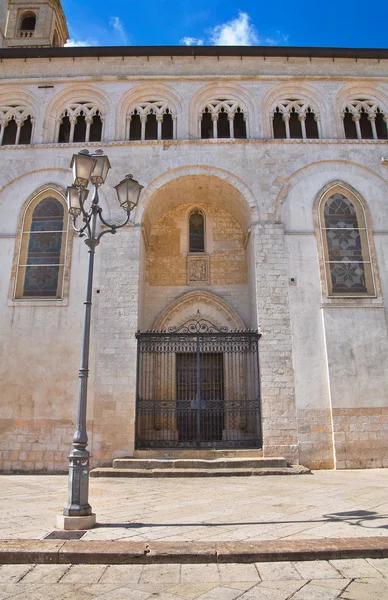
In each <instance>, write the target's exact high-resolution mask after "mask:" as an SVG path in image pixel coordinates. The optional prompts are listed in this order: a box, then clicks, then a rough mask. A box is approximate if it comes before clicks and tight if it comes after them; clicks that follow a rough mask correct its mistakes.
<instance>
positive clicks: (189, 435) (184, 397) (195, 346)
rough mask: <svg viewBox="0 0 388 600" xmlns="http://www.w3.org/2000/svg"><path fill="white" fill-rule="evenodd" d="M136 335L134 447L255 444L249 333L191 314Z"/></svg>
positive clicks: (252, 338)
mask: <svg viewBox="0 0 388 600" xmlns="http://www.w3.org/2000/svg"><path fill="white" fill-rule="evenodd" d="M136 337H137V340H138V356H137V386H136V447H137V448H206V447H207V448H258V447H260V446H261V419H260V383H259V359H258V339H259V334H258V333H257V332H254V331H228V329H227V328H226V327H217V326H215V325H214V324H212V323H210V322H209V321H207V320H206V319H204V318H198V319H196V320H194V321H193V320H190V322H188V323H185V324H184V325H182V326H180V327H179V328H170V329H169V330H168V331H166V332H160V331H151V332H146V333H138V334H137V335H136Z"/></svg>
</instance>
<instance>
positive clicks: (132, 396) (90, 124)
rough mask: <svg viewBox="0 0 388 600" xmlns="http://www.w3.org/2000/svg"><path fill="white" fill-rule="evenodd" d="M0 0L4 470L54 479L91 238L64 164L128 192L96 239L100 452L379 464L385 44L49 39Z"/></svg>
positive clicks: (93, 420)
mask: <svg viewBox="0 0 388 600" xmlns="http://www.w3.org/2000/svg"><path fill="white" fill-rule="evenodd" d="M5 4H6V3H3V4H2V5H1V8H0V59H1V64H0V157H1V161H0V256H1V268H0V323H1V326H0V432H1V435H0V443H1V447H0V468H1V469H2V470H3V471H5V472H9V471H15V472H33V471H36V472H63V471H65V470H66V469H67V467H68V458H67V457H68V454H69V450H70V446H71V440H72V437H73V433H74V427H75V416H76V402H77V385H78V381H77V371H78V363H79V353H80V345H81V336H82V316H83V302H84V288H85V282H86V271H87V248H86V246H85V244H84V240H83V239H82V238H80V237H78V236H77V235H76V234H75V233H74V231H73V229H72V220H71V219H70V218H69V214H68V208H67V203H66V189H67V186H69V185H71V183H72V174H71V171H70V168H69V166H70V161H71V158H72V155H73V154H74V153H77V152H79V151H81V150H83V149H87V150H88V151H89V152H90V153H91V154H93V153H94V152H95V151H96V150H98V149H102V150H103V152H104V153H105V154H106V155H107V156H108V157H109V160H110V163H111V166H112V168H111V171H110V173H109V175H108V179H107V182H106V183H105V184H104V185H103V186H101V188H100V190H99V192H100V202H101V206H102V210H103V214H104V215H105V218H106V219H112V220H114V221H119V220H120V218H121V216H120V207H119V204H118V203H117V199H116V197H115V190H114V186H115V185H116V184H117V183H118V182H119V181H120V179H122V178H123V177H124V175H125V174H126V173H132V174H133V176H134V177H135V179H137V180H138V181H139V182H140V183H141V184H142V185H143V186H144V189H143V191H142V193H141V196H140V200H139V203H138V206H137V207H136V210H134V211H133V212H132V214H131V219H130V222H129V224H128V225H127V226H126V227H124V228H123V229H122V230H120V231H118V232H117V235H114V236H111V235H104V237H103V238H102V239H101V243H100V245H99V246H98V247H97V250H96V268H95V276H94V287H93V299H92V301H93V309H92V311H93V312H92V323H91V349H90V374H89V392H88V412H87V426H88V434H89V449H90V451H91V462H92V465H95V466H102V465H109V464H110V463H111V461H112V459H113V458H116V457H124V456H133V455H134V453H136V452H138V451H139V450H141V449H143V450H144V449H147V450H149V451H150V452H153V451H154V452H156V453H157V452H159V451H160V450H163V451H164V453H165V454H167V455H168V453H173V452H175V451H176V450H177V449H180V450H184V451H186V455H187V456H191V455H194V454H195V453H196V452H198V450H201V451H206V450H208V449H220V450H238V449H244V448H245V449H252V450H256V451H257V454H258V455H260V454H262V455H263V456H265V457H270V456H284V457H285V458H286V459H287V460H288V461H289V462H290V463H296V464H298V463H300V464H303V465H305V466H308V467H311V468H318V469H319V468H323V469H325V468H326V469H327V468H329V469H331V468H339V469H343V468H367V467H385V466H388V435H387V434H388V392H387V390H388V272H387V267H388V204H387V202H388V201H387V198H388V180H387V178H388V79H387V77H388V51H387V50H367V49H366V50H365V49H364V50H356V49H355V50H344V49H328V48H264V47H238V48H237V47H211V48H206V47H198V48H190V47H147V48H139V47H115V48H103V47H101V48H100V47H99V48H97V47H87V48H64V47H63V46H64V44H65V42H66V39H67V37H68V33H67V28H66V20H65V17H64V15H63V12H62V9H61V6H60V2H59V0H37V2H35V3H33V5H31V8H30V5H29V3H28V2H26V1H25V0H9V2H8V6H5Z"/></svg>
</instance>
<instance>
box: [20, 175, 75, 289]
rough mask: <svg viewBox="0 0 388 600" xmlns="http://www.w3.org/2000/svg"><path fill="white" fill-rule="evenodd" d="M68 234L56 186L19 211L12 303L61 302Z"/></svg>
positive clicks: (39, 193) (41, 191) (42, 191)
mask: <svg viewBox="0 0 388 600" xmlns="http://www.w3.org/2000/svg"><path fill="white" fill-rule="evenodd" d="M68 234H69V224H68V214H67V205H66V200H65V195H64V192H63V190H62V189H61V188H58V186H56V185H47V186H43V187H42V188H40V189H39V190H37V191H36V192H35V193H34V194H32V196H30V198H29V199H28V200H27V202H25V204H24V205H23V208H22V210H21V214H20V220H19V236H18V242H17V245H16V248H15V253H16V254H15V258H16V261H15V273H14V289H13V294H12V298H13V299H15V300H36V299H37V300H61V299H63V294H64V287H65V285H64V284H65V271H66V270H67V267H68V265H67V255H68Z"/></svg>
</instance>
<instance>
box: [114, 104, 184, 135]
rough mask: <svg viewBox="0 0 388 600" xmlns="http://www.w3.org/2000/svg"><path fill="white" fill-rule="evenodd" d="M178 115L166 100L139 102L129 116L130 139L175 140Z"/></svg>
mask: <svg viewBox="0 0 388 600" xmlns="http://www.w3.org/2000/svg"><path fill="white" fill-rule="evenodd" d="M176 122H177V115H176V114H175V113H174V112H173V111H172V109H171V108H170V107H169V106H168V104H167V103H166V102H164V101H158V100H147V101H145V102H139V103H138V104H136V106H134V107H133V108H132V110H131V111H130V113H129V115H128V116H127V131H126V135H125V139H128V140H142V141H144V140H175V139H176Z"/></svg>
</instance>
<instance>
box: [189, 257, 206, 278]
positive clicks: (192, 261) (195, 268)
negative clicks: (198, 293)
mask: <svg viewBox="0 0 388 600" xmlns="http://www.w3.org/2000/svg"><path fill="white" fill-rule="evenodd" d="M187 284H188V285H209V284H210V272H209V256H207V255H203V254H202V255H201V256H198V255H195V254H189V256H188V257H187Z"/></svg>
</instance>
